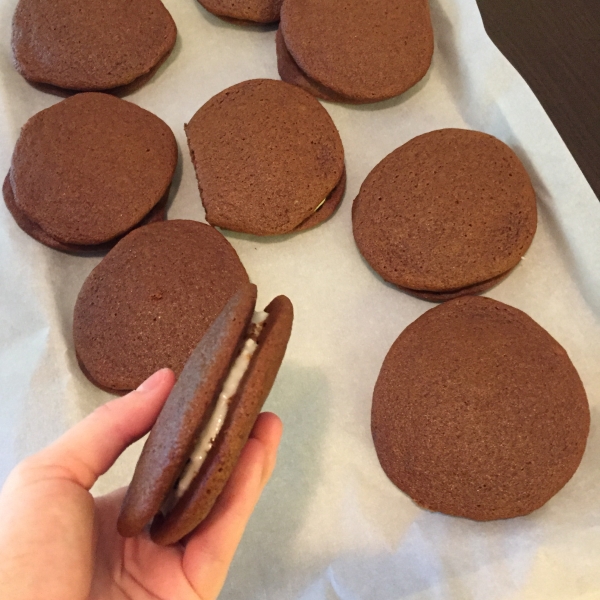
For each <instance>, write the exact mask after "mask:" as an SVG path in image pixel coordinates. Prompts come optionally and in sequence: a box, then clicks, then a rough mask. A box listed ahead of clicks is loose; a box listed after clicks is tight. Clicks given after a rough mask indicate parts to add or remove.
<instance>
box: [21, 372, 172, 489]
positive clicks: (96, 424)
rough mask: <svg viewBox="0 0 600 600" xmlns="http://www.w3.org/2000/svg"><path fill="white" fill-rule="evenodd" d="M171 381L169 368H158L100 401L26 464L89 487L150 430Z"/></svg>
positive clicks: (167, 393)
mask: <svg viewBox="0 0 600 600" xmlns="http://www.w3.org/2000/svg"><path fill="white" fill-rule="evenodd" d="M174 381H175V376H174V375H173V372H172V371H171V370H170V369H161V370H160V371H157V372H156V373H154V375H151V376H150V377H149V378H148V379H146V381H144V382H143V383H142V384H141V385H140V387H139V388H138V389H137V390H135V391H133V392H130V393H129V394H127V395H126V396H123V397H122V398H117V399H115V400H111V401H110V402H107V403H106V404H103V405H102V406H100V407H99V408H97V409H96V410H95V411H94V412H93V413H91V414H90V415H88V416H87V417H86V418H85V419H83V420H82V421H80V422H79V423H77V425H75V426H74V427H72V428H71V429H69V431H67V432H66V433H65V434H64V435H62V436H61V437H60V438H59V439H58V440H56V441H55V442H54V443H53V444H51V445H50V446H48V447H47V448H46V449H44V450H42V451H41V452H38V453H37V454H34V455H33V456H31V457H30V458H29V459H27V462H28V463H29V466H36V467H52V468H54V469H57V475H59V476H60V477H61V478H63V479H69V480H71V481H73V482H74V483H76V484H78V485H80V486H82V487H84V488H85V489H88V490H89V489H90V488H91V487H92V486H93V485H94V483H95V482H96V480H97V479H98V477H100V475H102V474H103V473H105V472H106V471H108V469H109V468H110V467H111V465H112V464H113V463H114V462H115V460H116V459H117V458H118V456H119V455H120V454H121V453H122V452H123V450H125V448H127V446H129V445H130V444H132V443H133V442H135V441H136V440H138V439H139V438H141V437H142V436H143V435H145V434H146V433H147V432H148V431H149V430H150V428H151V427H152V425H153V424H154V422H155V421H156V418H157V417H158V413H159V412H160V410H161V409H162V407H163V405H164V403H165V400H166V399H167V396H168V395H169V392H170V391H171V388H172V387H173V383H174Z"/></svg>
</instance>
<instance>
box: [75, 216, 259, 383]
mask: <svg viewBox="0 0 600 600" xmlns="http://www.w3.org/2000/svg"><path fill="white" fill-rule="evenodd" d="M247 282H248V275H247V274H246V271H245V269H244V267H243V265H242V263H241V262H240V259H239V258H238V256H237V254H236V252H235V250H234V249H233V247H232V246H231V245H230V244H229V242H228V241H227V240H226V239H225V238H224V237H223V236H222V235H221V234H220V233H219V232H218V231H217V230H216V229H214V228H212V227H210V226H208V225H204V224H203V223H198V222H196V221H165V222H163V223H154V224H152V225H147V226H145V227H140V228H139V229H135V230H134V231H132V232H131V233H129V234H128V235H126V236H125V237H124V238H123V239H122V240H121V241H120V242H119V243H118V244H117V245H116V246H115V247H114V248H113V249H112V250H111V251H110V252H109V253H108V254H107V255H106V257H105V258H104V259H103V260H102V262H101V263H100V264H99V265H98V266H97V267H96V268H95V269H94V270H93V271H92V272H91V273H90V275H89V276H88V278H87V279H86V281H85V283H84V284H83V287H82V288H81V291H80V292H79V296H78V298H77V302H76V304H75V312H74V319H73V338H74V342H75V351H76V353H77V357H78V360H79V361H80V363H81V364H82V365H83V366H84V367H85V371H84V372H85V373H86V375H88V376H89V378H90V380H91V381H92V383H96V384H97V385H98V386H100V387H102V388H104V389H108V390H112V391H114V392H117V393H118V392H121V391H127V390H132V389H134V388H136V387H137V386H138V385H139V384H140V383H141V382H142V381H144V380H145V379H146V378H147V377H149V376H150V375H151V374H152V373H154V371H156V370H158V369H160V368H162V367H170V368H171V369H173V371H175V373H176V374H179V373H180V371H181V369H182V368H183V365H184V364H185V361H186V360H187V359H188V357H189V355H190V354H191V352H192V350H193V349H194V347H195V346H196V344H197V343H198V342H199V340H200V339H201V338H202V336H203V335H204V333H205V332H206V330H207V329H208V327H209V326H210V325H211V323H212V322H213V321H214V320H215V318H216V317H217V315H218V314H219V313H220V312H221V310H222V308H223V306H225V304H226V303H227V301H228V300H229V299H230V298H231V296H232V295H233V294H235V292H236V291H237V290H238V289H239V288H240V287H241V286H242V285H244V284H245V283H247Z"/></svg>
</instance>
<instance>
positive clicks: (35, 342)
mask: <svg viewBox="0 0 600 600" xmlns="http://www.w3.org/2000/svg"><path fill="white" fill-rule="evenodd" d="M430 2H431V9H432V18H433V25H434V29H435V38H436V47H435V54H434V59H433V65H432V68H431V70H430V72H429V74H428V75H427V76H426V78H425V79H424V80H423V81H422V82H421V83H420V84H418V85H417V86H416V87H415V88H414V89H413V90H411V91H409V92H408V93H406V94H404V95H403V96H402V97H401V98H399V99H394V100H390V101H387V102H383V103H379V104H375V105H369V106H361V107H351V106H340V105H334V104H329V103H326V104H325V106H326V108H327V110H328V111H329V112H330V114H331V116H332V117H333V120H334V121H335V123H336V125H337V127H338V128H339V130H340V133H341V136H342V140H343V142H344V146H345V150H346V166H347V172H348V189H347V192H346V196H345V200H344V202H343V204H342V206H341V208H340V210H339V211H338V213H337V214H336V215H335V216H334V217H333V218H332V219H331V220H330V221H329V222H327V223H325V224H324V225H322V226H321V227H318V228H317V229H315V230H312V231H308V232H305V233H302V234H299V235H296V236H284V237H280V238H275V239H258V238H253V237H250V236H245V235H238V234H231V233H226V235H227V237H228V239H229V240H230V241H231V243H232V244H233V245H234V247H235V248H236V250H237V251H238V253H239V255H240V257H241V259H242V261H243V262H244V264H245V266H246V268H247V270H248V272H249V274H250V277H251V279H252V280H253V281H254V282H255V283H256V284H257V285H258V289H259V304H263V305H264V304H265V303H266V302H268V301H269V300H270V299H271V298H272V297H273V296H275V295H277V294H280V293H283V294H286V295H288V296H289V297H290V298H291V299H292V301H293V302H294V305H295V307H296V315H297V316H296V320H295V324H294V331H293V336H292V339H291V342H290V345H289V349H288V353H287V356H286V359H285V362H284V365H283V367H282V369H281V371H280V373H279V377H278V379H277V382H276V384H275V387H274V389H273V392H272V393H271V396H270V398H269V400H268V402H267V405H266V408H267V409H269V410H272V411H275V412H277V413H278V414H279V415H280V416H281V418H282V419H283V421H284V425H285V434H284V438H283V441H282V445H281V451H280V455H279V463H278V467H277V469H276V471H275V474H274V476H273V479H272V481H271V483H270V485H269V486H268V488H267V490H266V492H265V494H264V496H263V498H262V500H261V502H260V504H259V506H258V508H257V510H256V513H255V514H254V516H253V518H252V520H251V523H250V526H249V528H248V530H247V533H246V535H245V537H244V539H243V542H242V544H241V547H240V549H239V552H238V554H237V556H236V559H235V561H234V564H233V566H232V569H231V572H230V575H229V579H228V581H227V584H226V586H225V589H224V591H223V594H222V597H223V598H227V599H229V598H244V599H246V598H263V599H276V600H281V599H283V598H293V599H297V600H300V599H302V600H309V599H310V600H316V599H319V600H321V599H327V600H329V599H343V600H356V599H359V598H360V599H362V598H376V599H398V598H411V599H413V598H419V599H433V598H443V599H463V598H469V599H471V598H473V599H479V598H481V599H485V600H495V599H500V598H502V599H513V598H518V599H525V598H527V599H529V598H536V599H537V598H540V599H542V598H543V599H544V600H550V599H553V598H556V599H561V600H563V599H565V598H569V599H575V598H598V597H600V432H599V428H598V423H599V419H600V414H599V413H600V368H599V366H598V360H599V358H598V357H599V356H600V204H599V203H598V201H597V200H596V198H595V196H594V195H593V193H592V191H591V189H590V187H589V186H588V185H587V183H586V181H585V179H584V178H583V176H582V174H581V172H580V171H579V169H578V167H577V166H576V164H575V162H574V160H573V159H572V157H571V156H570V154H569V153H568V151H567V150H566V148H565V146H564V144H563V143H562V141H561V139H560V137H559V136H558V134H557V133H556V131H555V130H554V128H553V126H552V125H551V123H550V121H549V119H548V117H547V116H546V115H545V113H544V112H543V110H542V108H541V107H540V105H539V104H538V102H537V101H536V99H535V97H534V96H533V94H532V93H531V91H530V90H529V88H528V87H527V86H526V84H525V83H524V82H523V80H522V79H521V78H520V77H519V76H518V75H517V73H516V72H515V71H514V69H513V68H512V67H511V66H510V65H509V63H508V62H507V61H506V60H505V59H504V58H503V57H502V55H501V54H500V53H499V52H498V50H496V48H495V47H494V46H493V44H492V43H491V42H490V41H489V39H488V38H487V36H486V34H485V32H484V29H483V26H482V23H481V20H480V17H479V13H478V11H477V7H476V3H475V0H430ZM15 4H16V0H1V1H0V40H2V41H1V43H0V140H1V143H0V175H1V176H2V177H3V176H4V173H5V172H6V171H7V170H8V168H9V165H10V157H11V153H12V149H13V146H14V143H15V141H16V139H17V137H18V134H19V129H20V127H21V126H22V125H23V124H24V123H25V121H26V120H27V119H28V118H29V117H30V116H32V115H33V114H34V113H36V112H37V111H39V110H41V109H42V108H45V107H47V106H50V105H51V104H54V103H56V102H57V101H59V99H58V98H57V97H54V96H51V95H47V94H44V93H42V92H39V91H36V90H35V89H33V88H31V87H30V86H29V85H28V84H27V83H26V82H25V81H24V80H23V79H22V78H21V77H20V76H19V75H18V74H17V73H16V71H15V70H14V69H13V67H12V65H11V53H10V44H9V39H10V21H11V18H12V13H13V11H14V7H15ZM165 4H166V5H167V8H168V9H169V10H170V12H171V14H172V15H173V17H174V19H175V21H176V23H177V27H178V30H179V37H178V40H177V45H176V48H175V50H174V52H173V54H172V56H171V57H170V59H169V60H168V61H167V63H166V64H165V65H164V66H163V67H162V68H161V70H160V71H159V73H158V75H157V76H156V77H155V78H154V79H153V80H152V81H151V82H150V83H149V84H148V85H146V86H145V87H144V88H142V89H141V90H140V91H138V92H137V93H135V94H134V95H131V96H129V97H128V100H130V101H132V102H135V103H136V104H139V105H140V106H143V107H144V108H147V109H149V110H150V111H152V112H154V113H156V114H157V115H159V116H160V117H161V118H163V119H164V120H165V121H166V122H167V123H168V124H169V125H170V126H171V127H172V129H173V131H174V132H175V135H176V137H177V140H178V143H179V146H180V163H179V167H178V171H177V174H176V178H175V184H174V187H173V190H172V194H171V200H172V205H171V207H170V209H169V217H170V218H191V219H198V220H203V215H204V213H203V209H202V206H201V203H200V200H199V195H198V190H197V187H196V182H195V177H194V173H193V168H192V164H191V161H190V158H189V155H188V152H187V146H186V142H185V135H184V131H183V124H184V122H187V121H189V119H190V118H191V117H192V115H193V114H194V112H195V111H196V110H197V109H198V108H199V107H200V106H201V105H202V104H204V102H206V101H207V100H208V99H209V98H210V97H212V96H213V95H214V94H216V93H217V92H219V91H221V90H222V89H224V88H225V87H227V86H229V85H232V84H234V83H237V82H239V81H243V80H245V79H251V78H255V77H270V78H278V76H277V68H276V58H275V41H274V39H275V28H274V27H270V28H266V29H265V28H260V27H250V28H243V27H236V26H233V25H229V24H226V23H224V22H222V21H220V20H219V19H217V18H215V17H213V16H211V15H209V14H208V13H206V12H205V11H204V10H203V9H202V8H201V7H200V6H199V5H197V4H196V2H194V1H193V0H165ZM441 127H465V128H472V129H479V130H481V131H485V132H488V133H491V134H493V135H495V136H497V137H499V138H500V139H502V140H504V141H505V142H507V143H508V144H509V145H511V146H512V148H513V149H514V150H515V151H516V152H517V154H518V155H519V156H520V158H521V159H522V160H523V162H524V163H525V165H526V166H527V168H528V170H529V173H530V175H531V177H532V179H533V182H534V185H535V189H536V192H537V195H538V199H539V228H538V232H537V234H536V237H535V239H534V242H533V245H532V246H531V249H530V250H529V252H528V253H527V255H526V257H525V259H524V260H523V261H522V263H521V264H520V266H518V267H517V269H516V270H515V271H514V273H512V274H511V276H510V277H509V278H508V279H506V281H504V282H503V283H501V284H500V285H499V286H498V287H496V288H495V289H494V290H492V291H490V292H489V296H491V297H493V298H495V299H497V300H501V301H503V302H506V303H508V304H511V305H513V306H516V307H518V308H520V309H522V310H524V311H525V312H527V313H528V314H529V315H530V316H531V317H533V318H534V319H535V320H536V321H537V322H538V323H540V324H541V325H542V326H543V327H545V328H546V329H547V330H548V331H549V332H550V333H551V334H552V335H553V336H554V337H555V338H556V339H557V340H558V341H559V342H560V343H561V344H562V345H563V346H564V347H565V348H566V349H567V351H568V353H569V355H570V356H571V358H572V360H573V362H574V364H575V366H576V367H577V369H578V371H579V373H580V375H581V378H582V380H583V382H584V385H585V387H586V389H587V393H588V396H589V401H590V406H591V411H592V428H591V434H590V438H589V442H588V447H587V450H586V453H585V456H584V459H583V462H582V464H581V467H580V468H579V470H578V472H577V473H576V475H575V476H574V478H573V479H572V481H571V482H570V483H569V484H568V485H567V486H566V487H565V488H564V489H563V490H562V491H561V492H560V493H559V494H558V495H557V496H556V497H555V498H554V499H552V500H551V501H550V502H549V503H548V504H547V505H546V506H545V507H543V508H542V509H540V510H538V511H536V512H535V513H533V514H532V515H530V516H528V517H523V518H519V519H513V520H508V521H502V522H492V523H475V522H470V521H467V520H464V519H457V518H452V517H447V516H443V515H440V514H433V513H429V512H426V511H424V510H421V509H420V508H418V507H417V506H415V505H414V504H413V503H412V502H411V500H410V499H409V498H408V497H407V496H405V495H404V494H403V493H402V492H400V491H399V490H398V489H396V488H395V487H394V486H393V485H392V484H391V483H390V482H389V481H388V479H387V478H386V476H385V475H384V473H383V471H382V470H381V468H380V467H379V464H378V461H377V458H376V455H375V451H374V448H373V443H372V440H371V435H370V429H369V426H370V407H371V393H372V390H373V386H374V383H375V380H376V377H377V374H378V372H379V368H380V366H381V363H382V361H383V358H384V356H385V354H386V352H387V350H388V349H389V347H390V345H391V344H392V342H393V341H394V340H395V338H396V337H397V336H398V334H399V333H400V332H401V331H402V329H403V328H404V327H405V326H406V325H408V324H409V323H410V322H412V321H413V320H414V319H415V318H416V317H418V316H419V315H420V314H422V313H423V312H424V311H426V310H428V309H429V308H431V307H432V306H433V305H431V304H429V303H427V302H424V301H421V300H417V299H415V298H411V297H409V296H407V295H405V294H403V293H401V292H399V291H397V290H396V289H394V288H392V287H391V286H389V285H387V284H385V283H384V282H383V281H382V280H381V279H380V278H379V277H378V276H377V275H375V274H374V273H373V272H372V271H371V270H370V268H369V267H368V266H367V265H366V263H365V262H364V261H363V260H362V259H361V257H360V255H359V253H358V251H357V249H356V246H355V244H354V241H353V238H352V234H351V220H350V210H351V205H352V200H353V199H354V197H355V196H356V194H357V192H358V189H359V186H360V184H361V182H362V181H363V180H364V178H365V177H366V175H367V174H368V172H369V171H370V170H371V169H372V168H373V167H374V166H375V165H376V164H377V163H378V162H379V161H380V160H381V159H382V158H383V157H384V156H386V155H387V154H388V153H389V152H391V151H392V150H393V149H395V148H396V147H398V146H399V145H401V144H403V143H404V142H406V141H407V140H409V139H410V138H412V137H414V136H416V135H418V134H421V133H424V132H427V131H430V130H432V129H437V128H441ZM98 261H99V258H80V257H74V256H69V255H66V254H61V253H59V252H55V251H53V250H50V249H48V248H46V247H44V246H42V245H40V244H38V243H37V242H35V241H34V240H32V239H30V238H29V237H28V236H26V235H25V234H24V233H22V232H21V230H20V229H19V228H18V227H17V226H16V224H15V223H14V222H13V220H12V219H11V217H10V215H9V214H8V211H7V210H6V209H5V207H4V205H3V204H2V205H1V206H0V281H1V286H0V396H1V402H0V479H1V480H3V479H4V477H5V476H6V474H7V473H8V471H9V470H10V469H11V468H12V466H14V464H16V462H18V461H19V460H20V459H21V458H22V457H24V456H26V455H27V454H29V453H31V452H33V451H35V450H37V449H40V448H42V447H43V446H45V445H46V444H47V443H48V442H50V441H51V440H53V439H54V438H55V437H57V436H58V435H59V434H60V433H61V432H63V431H64V430H66V429H67V428H68V427H69V426H70V425H72V424H73V423H75V422H76V421H78V420H79V419H81V418H82V417H83V416H85V415H86V414H87V413H89V412H90V411H91V410H92V409H93V408H94V407H96V406H98V405H99V404H101V403H102V402H104V401H106V400H107V399H108V398H109V396H108V395H107V394H105V393H103V392H101V391H99V390H97V389H96V388H94V387H93V386H92V385H91V384H90V383H89V382H88V381H87V380H86V379H85V377H84V376H83V375H82V374H81V372H80V371H79V368H78V367H77V364H76V361H75V357H74V352H73V346H72V342H71V320H72V310H73V305H74V302H75V298H76V296H77V293H78V291H79V288H80V287H81V285H82V283H83V281H84V279H85V277H86V276H87V275H88V273H89V272H90V271H91V269H92V268H93V267H94V266H95V265H96V264H97V263H98ZM139 451H140V444H139V443H138V444H137V445H135V446H134V447H133V448H131V449H130V450H129V451H128V452H126V454H125V455H124V456H123V457H122V459H121V460H120V461H119V462H118V463H117V465H116V466H115V468H114V469H113V470H112V471H110V472H109V473H108V474H107V475H106V476H105V477H104V478H103V479H102V480H101V482H100V483H99V484H98V485H97V487H96V491H97V492H98V493H103V492H105V491H108V490H111V489H113V488H115V487H117V486H121V485H125V484H127V483H128V481H129V478H130V476H131V473H132V469H133V466H134V464H135V460H136V458H137V455H138V453H139Z"/></svg>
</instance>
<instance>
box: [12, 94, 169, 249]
mask: <svg viewBox="0 0 600 600" xmlns="http://www.w3.org/2000/svg"><path fill="white" fill-rule="evenodd" d="M176 164H177V143H176V141H175V136H174V135H173V132H172V131H171V130H170V128H169V127H168V125H167V124H166V123H164V122H163V121H162V120H161V119H159V118H158V117H157V116H155V115H153V114H152V113H150V112H148V111H147V110H144V109H143V108H140V107H139V106H136V105H135V104H131V103H130V102H126V101H125V100H120V99H118V98H115V97H114V96H110V95H108V94H99V93H93V92H91V93H84V94H78V95H76V96H72V97H71V98H68V99H66V100H63V101H62V102H59V103H58V104H55V105H54V106H51V107H50V108H47V109H45V110H42V111H41V112H39V113H37V114H36V115H34V116H33V117H31V119H29V121H27V123H25V125H24V126H23V128H22V129H21V135H20V136H19V139H18V140H17V143H16V146H15V149H14V152H13V156H12V161H11V166H10V171H9V174H8V176H7V177H6V179H5V181H4V185H3V188H2V189H3V196H4V200H5V202H6V205H7V207H8V209H9V211H10V212H11V214H12V215H13V217H14V218H15V221H16V222H17V224H18V225H19V226H20V227H21V228H22V229H23V230H24V231H25V232H26V233H28V234H29V235H30V236H31V237H33V238H35V239H36V240H38V241H39V242H41V243H43V244H45V245H47V246H50V247H51V248H56V249H58V250H63V251H66V252H85V251H87V250H98V249H105V248H107V247H108V245H110V244H111V243H114V242H115V241H116V240H117V239H118V238H119V237H121V236H122V235H124V234H125V233H126V232H128V231H130V230H131V229H132V228H134V227H136V226H139V225H141V224H145V223H149V222H153V221H156V220H161V219H163V218H164V214H165V204H166V201H167V197H168V192H169V187H170V185H171V180H172V178H173V174H174V172H175V167H176Z"/></svg>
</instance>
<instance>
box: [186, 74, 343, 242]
mask: <svg viewBox="0 0 600 600" xmlns="http://www.w3.org/2000/svg"><path fill="white" fill-rule="evenodd" d="M185 130H186V134H187V137H188V144H189V148H190V153H191V156H192V161H193V163H194V166H195V168H196V176H197V178H198V187H199V189H200V195H201V197H202V204H203V205H204V208H205V210H206V220H207V221H208V222H209V223H211V224H212V225H215V226H218V227H223V228H225V229H231V230H234V231H241V232H245V233H251V234H255V235H276V234H283V233H290V232H292V231H298V230H300V229H305V228H307V227H309V226H310V227H312V226H314V225H317V224H318V223H320V222H322V221H324V220H325V219H327V218H328V217H329V216H330V215H331V214H332V213H333V211H334V209H335V207H336V206H337V205H338V204H339V202H340V201H341V198H342V195H343V189H344V186H345V178H344V177H343V172H344V149H343V147H342V141H341V139H340V136H339V134H338V131H337V129H336V127H335V125H334V124H333V121H332V120H331V117H330V116H329V114H328V113H327V111H326V110H325V109H324V108H323V107H322V106H321V105H320V104H319V102H318V101H317V100H315V98H313V97H312V96H311V95H309V94H307V93H306V92H304V91H302V90H300V89H298V88H296V87H294V86H291V85H288V84H287V83H283V82H281V81H273V80H270V79H255V80H252V81H245V82H243V83H239V84H237V85H234V86H233V87H231V88H228V89H226V90H224V91H223V92H221V93H220V94H217V95H216V96H214V97H213V98H212V99H211V100H209V101H208V102H207V103H206V104H205V105H204V106H203V107H202V108H200V110H199V111H198V112H197V113H196V114H195V115H194V116H193V118H192V120H191V121H190V122H189V124H188V125H186V127H185Z"/></svg>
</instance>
